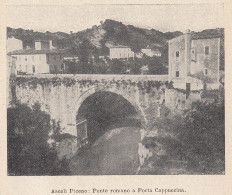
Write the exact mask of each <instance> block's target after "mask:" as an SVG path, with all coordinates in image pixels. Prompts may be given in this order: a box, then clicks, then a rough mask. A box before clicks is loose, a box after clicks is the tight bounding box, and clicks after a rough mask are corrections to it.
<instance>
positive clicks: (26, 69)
mask: <svg viewBox="0 0 232 195" xmlns="http://www.w3.org/2000/svg"><path fill="white" fill-rule="evenodd" d="M27 71H28V66H27V65H26V66H25V72H26V73H27Z"/></svg>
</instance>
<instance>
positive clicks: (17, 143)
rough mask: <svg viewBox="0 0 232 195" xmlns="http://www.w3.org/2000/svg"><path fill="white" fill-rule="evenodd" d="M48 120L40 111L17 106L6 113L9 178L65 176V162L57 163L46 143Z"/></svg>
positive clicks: (48, 127)
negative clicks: (21, 176) (15, 176)
mask: <svg viewBox="0 0 232 195" xmlns="http://www.w3.org/2000/svg"><path fill="white" fill-rule="evenodd" d="M50 128H51V126H50V116H49V115H48V114H46V113H45V112H42V111H41V110H40V105H38V104H35V105H34V106H33V108H32V109H31V108H29V107H27V106H25V105H17V106H16V107H14V108H8V110H7V154H8V156H7V158H8V174H9V175H65V174H68V173H69V169H68V161H67V160H66V159H63V160H61V161H60V160H59V159H58V157H57V153H56V151H55V148H54V147H50V146H49V144H48V143H47V141H48V138H49V136H48V134H49V131H50Z"/></svg>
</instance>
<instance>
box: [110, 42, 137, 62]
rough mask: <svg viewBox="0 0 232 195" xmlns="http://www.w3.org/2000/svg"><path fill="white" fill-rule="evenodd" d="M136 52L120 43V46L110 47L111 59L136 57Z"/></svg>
mask: <svg viewBox="0 0 232 195" xmlns="http://www.w3.org/2000/svg"><path fill="white" fill-rule="evenodd" d="M134 56H135V54H134V52H133V51H131V48H130V47H127V46H123V45H118V46H111V47H110V59H111V60H112V59H126V60H128V59H129V58H133V59H134Z"/></svg>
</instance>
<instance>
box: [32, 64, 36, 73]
mask: <svg viewBox="0 0 232 195" xmlns="http://www.w3.org/2000/svg"><path fill="white" fill-rule="evenodd" d="M32 72H33V73H35V66H34V65H33V66H32Z"/></svg>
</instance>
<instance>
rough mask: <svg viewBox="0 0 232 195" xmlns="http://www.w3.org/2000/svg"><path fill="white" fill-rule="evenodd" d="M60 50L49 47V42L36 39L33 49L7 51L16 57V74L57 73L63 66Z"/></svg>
mask: <svg viewBox="0 0 232 195" xmlns="http://www.w3.org/2000/svg"><path fill="white" fill-rule="evenodd" d="M62 53H63V52H62V50H56V49H50V46H49V44H47V43H46V44H44V42H42V41H41V42H40V41H36V42H35V49H21V50H16V51H12V52H9V53H8V55H9V56H12V57H15V59H16V62H15V63H16V73H17V74H41V73H58V72H61V71H62V68H63V56H62Z"/></svg>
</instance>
